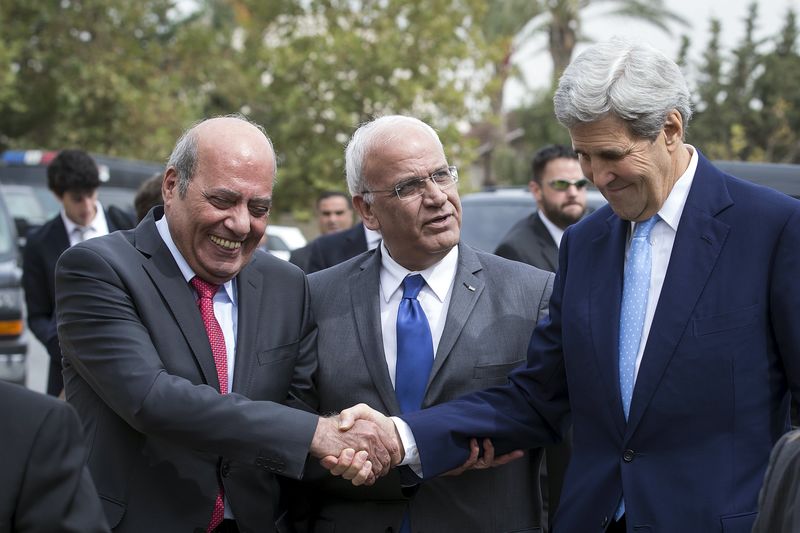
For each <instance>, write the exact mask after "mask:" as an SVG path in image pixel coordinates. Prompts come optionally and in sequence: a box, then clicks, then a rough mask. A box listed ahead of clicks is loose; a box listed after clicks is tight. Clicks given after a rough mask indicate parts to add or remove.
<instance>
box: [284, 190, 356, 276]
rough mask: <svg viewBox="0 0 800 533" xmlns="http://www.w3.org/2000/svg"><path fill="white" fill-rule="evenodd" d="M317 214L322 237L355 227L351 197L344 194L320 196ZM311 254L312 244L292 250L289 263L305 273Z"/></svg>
mask: <svg viewBox="0 0 800 533" xmlns="http://www.w3.org/2000/svg"><path fill="white" fill-rule="evenodd" d="M315 212H316V214H317V224H318V225H319V234H320V236H322V235H328V234H331V233H336V232H337V231H344V230H346V229H348V228H350V227H351V226H352V225H353V204H352V202H350V197H349V196H347V195H346V194H345V193H343V192H339V191H325V192H323V193H322V194H320V195H319V197H318V198H317V205H316V207H315ZM310 253H311V243H309V244H307V245H305V246H303V247H302V248H298V249H296V250H292V254H291V255H290V256H289V262H291V263H293V264H295V265H297V266H299V267H300V268H302V269H303V270H304V271H305V270H307V269H308V258H309V255H310Z"/></svg>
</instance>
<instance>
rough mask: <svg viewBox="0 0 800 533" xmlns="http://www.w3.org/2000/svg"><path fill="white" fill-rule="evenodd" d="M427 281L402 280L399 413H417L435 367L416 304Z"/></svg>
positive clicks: (406, 520) (407, 527)
mask: <svg viewBox="0 0 800 533" xmlns="http://www.w3.org/2000/svg"><path fill="white" fill-rule="evenodd" d="M424 285H425V278H423V277H422V276H420V275H419V274H414V275H413V276H406V278H405V279H404V280H403V299H402V300H400V307H399V308H398V309H397V366H395V376H394V392H395V395H396V396H397V403H398V404H400V411H401V412H403V413H408V412H410V411H418V410H419V409H420V407H422V399H423V398H424V397H425V387H426V386H427V385H428V377H429V376H430V373H431V367H433V338H432V337H431V328H430V326H429V325H428V317H426V316H425V311H423V310H422V306H421V305H420V304H419V300H417V296H418V295H419V291H420V290H422V287H423V286H424ZM400 533H411V517H410V515H409V512H408V510H406V512H405V513H404V514H403V522H402V523H401V524H400Z"/></svg>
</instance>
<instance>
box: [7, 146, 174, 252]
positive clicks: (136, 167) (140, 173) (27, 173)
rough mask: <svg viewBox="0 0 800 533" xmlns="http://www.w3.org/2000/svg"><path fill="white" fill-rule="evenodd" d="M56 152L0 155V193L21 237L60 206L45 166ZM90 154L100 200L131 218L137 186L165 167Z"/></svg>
mask: <svg viewBox="0 0 800 533" xmlns="http://www.w3.org/2000/svg"><path fill="white" fill-rule="evenodd" d="M56 155H58V152H42V151H39V150H20V151H18V150H8V151H6V152H3V155H2V157H1V158H0V193H2V195H3V197H4V199H5V201H6V205H7V206H8V210H9V211H10V212H11V216H12V218H13V220H14V222H15V224H16V228H17V233H18V234H19V236H20V237H24V236H25V235H26V233H27V231H28V230H29V229H30V228H31V227H35V226H39V225H41V224H43V223H44V222H46V221H47V220H49V219H51V218H53V217H54V216H55V215H56V213H58V211H59V209H60V208H61V204H59V202H58V200H57V199H56V198H55V196H53V193H52V192H50V190H49V189H48V188H47V165H48V164H50V161H52V160H53V158H55V156H56ZM92 157H93V158H94V160H95V162H96V163H97V167H98V170H99V171H100V188H99V189H98V190H97V196H98V199H99V200H100V203H101V204H103V206H104V207H106V208H109V207H111V206H116V207H118V208H120V209H122V210H123V211H125V212H128V213H130V214H131V216H132V217H133V199H134V197H135V196H136V191H137V190H138V188H139V185H141V183H142V182H143V181H144V180H146V179H147V178H149V177H150V176H152V175H153V174H155V173H156V172H162V171H163V169H164V167H163V166H162V165H159V164H158V163H152V162H149V161H136V160H131V159H120V158H116V157H106V156H102V155H95V154H92ZM134 218H135V217H134ZM23 244H24V242H20V245H23Z"/></svg>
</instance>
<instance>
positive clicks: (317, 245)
mask: <svg viewBox="0 0 800 533" xmlns="http://www.w3.org/2000/svg"><path fill="white" fill-rule="evenodd" d="M309 246H310V247H311V251H310V252H309V257H308V268H307V269H306V272H307V273H308V274H311V273H312V272H319V271H320V270H324V269H326V268H328V267H332V266H333V265H338V264H339V263H342V262H344V261H347V260H348V259H350V258H351V257H355V256H357V255H358V254H360V253H362V252H366V251H367V237H366V235H364V223H363V222H359V223H358V224H356V225H354V226H353V227H352V228H350V229H346V230H343V231H337V232H336V233H329V234H328V235H322V236H320V237H317V238H316V239H314V240H313V241H312V242H311V244H310V245H309Z"/></svg>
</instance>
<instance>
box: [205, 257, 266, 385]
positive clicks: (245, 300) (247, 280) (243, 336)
mask: <svg viewBox="0 0 800 533" xmlns="http://www.w3.org/2000/svg"><path fill="white" fill-rule="evenodd" d="M263 281H264V280H263V278H262V276H261V275H259V274H258V273H257V272H256V270H255V269H254V268H251V267H250V266H249V265H248V266H246V267H245V268H244V269H243V270H242V271H241V272H240V273H239V275H238V276H237V278H236V291H237V300H238V313H237V322H238V326H237V330H238V331H237V333H236V361H235V363H234V373H233V386H232V387H231V390H232V391H234V392H238V393H240V394H243V395H244V396H248V393H249V387H248V385H249V382H248V381H245V380H246V379H247V377H248V376H252V375H253V374H254V372H253V369H254V367H255V366H256V364H257V361H258V358H257V357H256V351H255V346H254V343H255V340H256V331H258V328H259V327H262V328H263V327H267V326H266V324H267V323H268V322H267V321H264V320H262V319H261V309H264V308H269V307H270V306H267V305H264V290H265V284H264V283H263ZM212 357H213V356H212Z"/></svg>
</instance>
